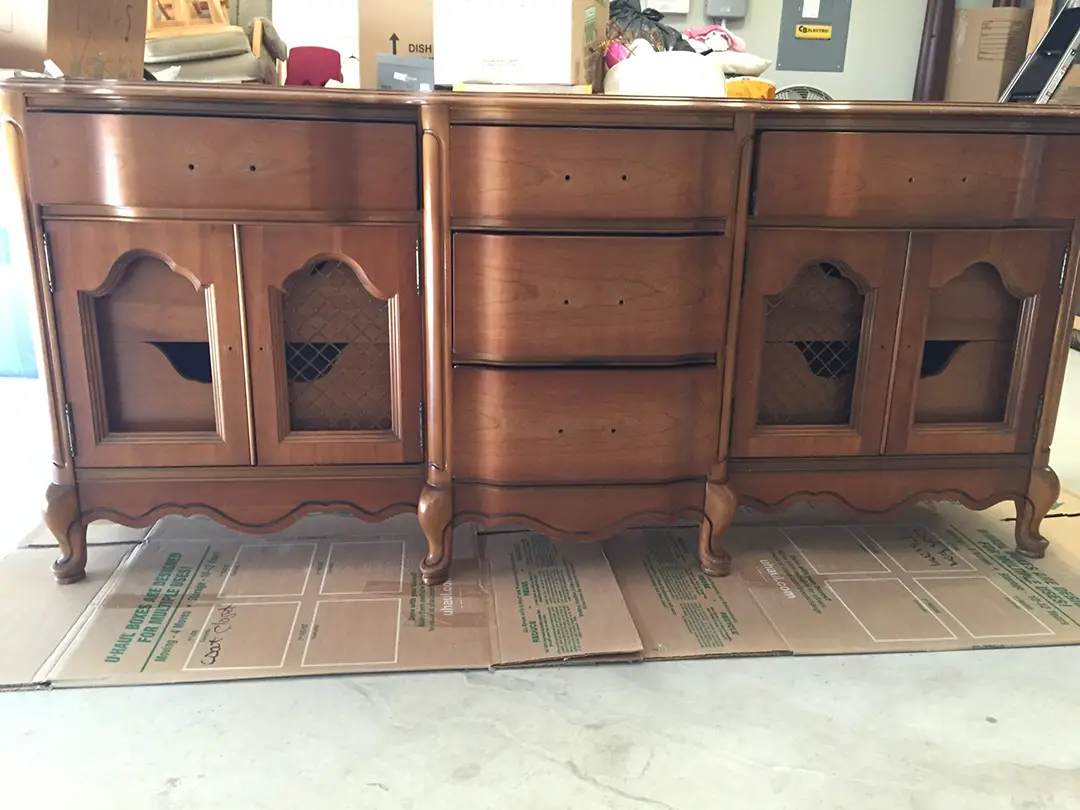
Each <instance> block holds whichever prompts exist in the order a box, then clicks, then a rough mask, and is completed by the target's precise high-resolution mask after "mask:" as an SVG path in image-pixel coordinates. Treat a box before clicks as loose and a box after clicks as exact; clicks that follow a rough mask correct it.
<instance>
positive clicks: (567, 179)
mask: <svg viewBox="0 0 1080 810" xmlns="http://www.w3.org/2000/svg"><path fill="white" fill-rule="evenodd" d="M565 180H566V182H567V183H569V182H570V175H566V177H565Z"/></svg>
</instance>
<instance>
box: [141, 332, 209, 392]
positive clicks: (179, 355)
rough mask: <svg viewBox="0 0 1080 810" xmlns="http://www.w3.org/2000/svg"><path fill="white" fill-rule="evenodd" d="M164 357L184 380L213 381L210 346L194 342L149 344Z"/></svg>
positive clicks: (155, 342)
mask: <svg viewBox="0 0 1080 810" xmlns="http://www.w3.org/2000/svg"><path fill="white" fill-rule="evenodd" d="M151 345H152V346H153V347H154V348H155V349H157V350H158V351H159V352H161V353H162V354H163V355H165V359H166V360H168V361H169V365H170V366H172V367H173V369H175V371H176V373H177V374H179V375H180V376H181V377H183V378H184V379H185V380H190V381H191V382H198V383H206V384H207V385H209V384H210V383H212V382H213V381H214V377H213V374H212V373H211V368H210V344H209V343H203V342H202V341H195V340H191V341H188V340H158V341H154V342H153V343H152V344H151Z"/></svg>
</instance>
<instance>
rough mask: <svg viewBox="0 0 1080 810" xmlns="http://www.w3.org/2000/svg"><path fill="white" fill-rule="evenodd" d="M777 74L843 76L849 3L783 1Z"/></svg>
mask: <svg viewBox="0 0 1080 810" xmlns="http://www.w3.org/2000/svg"><path fill="white" fill-rule="evenodd" d="M783 3H784V4H783V7H782V10H781V12H780V41H779V42H778V43H777V47H776V69H777V70H807V71H816V72H820V73H843V72H844V61H845V59H846V57H847V40H848V25H849V23H850V20H851V0H783Z"/></svg>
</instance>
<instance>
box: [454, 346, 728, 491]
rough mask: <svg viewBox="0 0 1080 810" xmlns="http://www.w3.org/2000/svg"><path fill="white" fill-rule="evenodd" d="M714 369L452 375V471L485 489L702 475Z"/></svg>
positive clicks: (709, 441) (709, 442) (712, 425)
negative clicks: (490, 486) (491, 485)
mask: <svg viewBox="0 0 1080 810" xmlns="http://www.w3.org/2000/svg"><path fill="white" fill-rule="evenodd" d="M717 409H718V402H717V384H716V369H715V367H713V366H699V367H693V368H675V369H633V370H623V369H620V370H593V369H560V370H549V369H545V370H521V369H516V370H502V369H479V368H457V369H455V371H454V446H455V447H456V448H457V451H456V457H455V465H454V475H455V477H460V478H464V479H478V480H482V481H488V482H492V483H519V484H520V483H557V482H558V483H574V482H580V483H586V482H598V481H604V482H614V481H627V482H629V481H664V480H671V479H676V478H685V477H693V476H703V475H704V473H705V471H707V470H708V469H709V467H710V465H711V464H712V460H713V456H714V450H713V448H714V447H715V446H716V412H717Z"/></svg>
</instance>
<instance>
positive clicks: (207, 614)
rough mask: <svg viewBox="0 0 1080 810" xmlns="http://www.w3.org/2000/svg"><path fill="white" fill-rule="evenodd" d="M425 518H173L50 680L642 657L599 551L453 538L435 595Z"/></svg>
mask: <svg viewBox="0 0 1080 810" xmlns="http://www.w3.org/2000/svg"><path fill="white" fill-rule="evenodd" d="M426 551H427V544H426V542H425V541H424V538H423V535H422V533H421V531H420V527H419V524H418V523H417V520H416V518H415V516H411V515H409V516H402V517H399V518H395V519H393V520H391V521H387V522H385V523H382V524H376V525H368V524H363V523H360V522H358V521H356V520H353V519H351V518H347V517H338V516H333V515H327V516H320V517H315V518H309V519H307V520H305V521H301V522H300V523H298V524H297V525H296V526H295V527H294V528H293V530H291V531H289V532H287V533H283V534H282V535H279V536H277V537H275V538H273V539H261V538H254V539H253V538H251V537H246V536H243V535H237V534H234V533H232V532H230V531H228V530H226V529H223V528H222V527H220V526H216V525H215V524H212V523H210V522H209V521H205V520H197V521H189V520H171V521H163V522H162V523H160V524H159V525H158V526H157V527H155V529H154V530H153V531H152V532H151V533H150V535H149V537H148V539H147V541H146V543H145V544H144V545H143V546H141V547H139V549H137V550H136V551H135V552H134V553H133V554H132V555H131V557H130V558H129V560H128V561H127V563H126V564H125V565H124V566H123V567H122V568H121V569H120V570H119V571H118V572H117V575H116V576H114V577H113V580H112V582H111V583H110V586H109V588H108V590H107V592H106V593H105V594H104V595H103V597H102V599H101V601H100V604H98V605H97V606H96V607H95V609H94V610H93V613H92V614H91V616H90V617H89V618H88V620H87V621H86V623H85V625H84V626H83V628H82V629H81V630H80V631H79V632H78V634H77V635H76V636H75V638H74V640H72V641H71V644H70V646H69V647H68V649H67V650H66V651H65V652H64V654H63V655H62V656H60V657H59V660H58V662H57V664H56V666H55V667H54V668H53V669H52V670H51V671H50V672H49V673H48V675H47V679H48V680H49V681H50V682H51V683H52V684H53V685H56V686H69V685H89V684H138V683H168V682H187V681H201V680H223V679H237V678H260V677H281V676H294V675H306V674H341V673H358V672H391V671H401V670H438V669H475V668H488V667H492V666H505V665H518V664H537V663H544V662H549V661H571V660H589V659H592V658H600V659H607V658H610V657H623V656H628V655H629V656H637V655H639V653H640V650H641V642H640V640H639V639H638V636H637V633H636V631H635V629H634V624H633V622H632V621H631V620H630V617H629V615H628V614H627V612H626V609H625V607H624V606H623V605H622V597H621V595H620V593H619V589H618V585H617V584H616V582H615V580H614V577H613V576H612V574H611V569H610V567H609V566H608V564H607V561H606V559H605V558H604V555H603V552H602V550H601V549H600V547H599V546H572V545H562V544H555V543H553V542H552V541H550V540H547V539H546V538H543V537H541V536H539V535H533V534H528V533H525V534H515V535H500V536H498V537H493V538H490V539H489V538H484V539H483V540H481V539H479V538H478V537H477V535H476V533H475V531H474V530H473V529H472V527H460V528H458V529H457V531H456V533H455V538H454V571H453V573H454V576H453V578H452V579H451V580H449V581H448V582H447V583H446V584H444V585H441V586H438V587H435V588H428V587H426V586H424V585H423V584H422V582H421V580H420V576H419V570H418V569H419V565H420V561H421V560H422V558H423V556H424V554H425V553H426Z"/></svg>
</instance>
